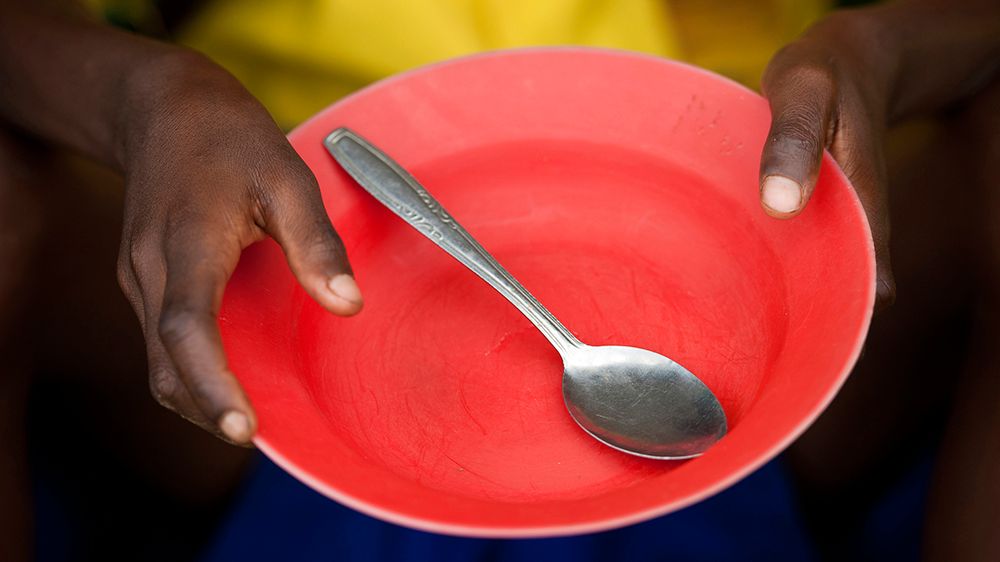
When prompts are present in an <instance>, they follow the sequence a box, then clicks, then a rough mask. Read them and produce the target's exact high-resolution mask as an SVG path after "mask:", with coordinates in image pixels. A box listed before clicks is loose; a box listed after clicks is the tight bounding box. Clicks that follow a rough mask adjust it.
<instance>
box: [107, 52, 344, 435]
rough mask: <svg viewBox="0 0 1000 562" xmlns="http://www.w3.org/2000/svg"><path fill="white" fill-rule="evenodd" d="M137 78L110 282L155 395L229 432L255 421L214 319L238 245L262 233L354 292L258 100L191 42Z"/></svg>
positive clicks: (330, 298)
mask: <svg viewBox="0 0 1000 562" xmlns="http://www.w3.org/2000/svg"><path fill="white" fill-rule="evenodd" d="M144 74H145V75H144V76H143V77H142V78H141V80H139V82H141V83H142V87H141V88H142V92H141V93H140V95H138V96H135V97H134V99H136V100H138V101H137V102H136V104H135V105H134V106H133V107H131V108H130V109H129V112H130V114H131V115H139V116H141V117H140V118H138V119H135V120H134V122H133V123H131V124H130V125H129V126H128V130H127V131H126V132H125V133H124V134H123V138H124V139H125V145H126V147H125V149H124V154H125V158H123V161H124V162H125V164H124V168H125V170H124V171H125V178H126V196H125V217H124V228H123V232H122V240H121V249H120V252H119V259H118V277H119V283H120V285H121V288H122V290H123V291H124V293H125V295H126V296H127V297H128V300H129V302H130V303H131V304H132V307H133V309H134V310H135V312H136V314H137V315H138V317H139V321H140V323H141V325H142V329H143V332H144V335H145V340H146V346H147V354H148V359H149V376H150V381H149V382H150V389H151V391H152V394H153V396H154V397H155V398H156V400H157V401H158V402H160V404H162V405H164V406H166V407H167V408H170V409H171V410H174V411H176V412H177V413H178V414H180V415H181V416H183V417H184V418H186V419H188V420H190V421H192V422H194V423H196V424H198V425H200V426H202V427H204V428H205V429H208V430H209V431H212V432H213V433H215V434H217V435H219V436H220V437H223V438H224V439H226V440H228V441H231V442H233V443H237V444H247V443H249V440H250V438H251V437H252V436H253V434H254V431H255V428H256V418H255V416H254V412H253V409H252V407H251V405H250V403H249V401H248V400H247V397H246V395H245V394H244V393H243V391H242V389H241V387H240V385H239V382H238V381H237V380H236V378H235V377H234V376H233V373H232V372H230V371H229V370H228V369H227V367H226V358H225V356H224V354H223V349H222V343H221V338H220V334H219V329H218V325H217V321H216V317H217V315H218V312H219V306H220V302H221V299H222V294H223V290H224V288H225V285H226V281H227V280H228V278H229V276H230V275H231V274H232V272H233V270H234V269H235V267H236V263H237V261H238V259H239V256H240V252H241V250H242V249H243V248H245V247H246V246H248V245H250V244H252V243H253V242H255V241H257V240H260V239H262V238H263V237H265V236H271V237H273V238H274V239H275V240H276V241H277V242H278V244H280V246H281V248H282V249H283V250H284V252H285V255H286V256H287V259H288V264H289V266H290V267H291V269H292V272H293V273H294V274H295V276H296V278H297V279H298V281H299V283H300V284H301V285H302V287H303V288H304V289H305V290H306V292H307V293H308V294H309V295H310V296H311V297H312V298H313V299H315V300H316V301H317V302H318V303H319V304H320V305H322V306H323V307H324V308H326V309H327V310H329V311H330V312H332V313H334V314H338V315H342V316H348V315H352V314H355V313H357V312H358V311H359V310H360V309H361V306H362V299H361V293H360V291H359V290H358V286H357V284H356V283H355V282H354V279H353V277H352V275H351V270H350V266H349V264H348V262H347V256H346V253H345V251H344V247H343V244H342V243H341V241H340V239H339V238H338V236H337V234H336V233H335V232H334V230H333V227H332V226H331V224H330V221H329V218H328V217H327V214H326V211H325V210H324V208H323V202H322V200H321V198H320V192H319V188H318V186H317V183H316V180H315V178H314V177H313V175H312V173H311V172H310V171H309V169H308V168H307V167H306V165H305V163H303V162H302V160H301V159H299V157H298V155H296V153H295V151H294V150H293V149H292V147H291V146H290V145H289V143H288V142H287V140H286V139H285V137H284V135H283V134H282V133H281V131H280V130H279V129H278V127H277V126H276V125H275V123H274V122H273V121H272V120H271V118H270V116H269V115H268V114H267V112H266V111H265V110H264V108H263V107H262V106H261V105H260V104H259V103H258V102H257V101H256V100H255V99H254V98H253V97H252V96H251V95H250V94H249V93H248V92H246V90H244V89H243V87H242V86H241V85H240V84H239V83H238V82H237V81H236V80H235V79H234V78H232V77H231V76H230V75H229V74H227V73H226V72H224V71H223V70H221V69H220V68H219V67H217V66H215V65H214V64H212V63H210V62H209V61H207V60H206V59H204V58H202V57H200V56H198V55H194V54H192V53H183V54H180V55H176V56H170V57H166V62H160V63H158V64H156V65H154V66H153V68H152V69H151V70H149V71H148V72H145V73H144Z"/></svg>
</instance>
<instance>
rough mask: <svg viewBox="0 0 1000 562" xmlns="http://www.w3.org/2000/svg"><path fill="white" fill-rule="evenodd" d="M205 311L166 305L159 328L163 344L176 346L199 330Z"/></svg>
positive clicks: (171, 346) (169, 346)
mask: <svg viewBox="0 0 1000 562" xmlns="http://www.w3.org/2000/svg"><path fill="white" fill-rule="evenodd" d="M204 315H205V313H203V312H200V311H196V310H192V309H190V308H185V307H179V306H169V307H164V309H163V312H162V313H161V314H160V321H159V324H158V325H157V330H158V333H159V335H160V340H162V341H163V345H165V346H167V347H168V348H176V347H177V346H179V345H182V344H183V343H184V342H185V341H188V340H189V339H190V338H191V337H192V336H193V335H195V334H196V333H197V332H198V329H199V326H200V323H201V322H202V321H203V319H204Z"/></svg>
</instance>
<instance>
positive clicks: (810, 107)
mask: <svg viewBox="0 0 1000 562" xmlns="http://www.w3.org/2000/svg"><path fill="white" fill-rule="evenodd" d="M763 84H764V91H765V95H767V98H768V101H769V102H770V105H771V129H770V131H769V132H768V136H767V142H766V144H765V145H764V151H763V154H762V155H761V162H760V202H761V206H762V207H763V208H764V210H765V211H766V212H767V213H768V214H769V215H771V216H773V217H777V218H788V217H793V216H795V215H797V214H798V213H799V212H801V211H802V209H803V208H805V205H806V203H807V202H808V201H809V197H810V196H811V195H812V192H813V188H814V187H815V186H816V178H817V177H818V176H819V169H820V164H821V162H822V158H823V149H824V148H826V146H827V145H828V144H829V142H830V138H829V136H830V135H829V130H830V128H831V123H832V121H833V115H832V113H833V109H834V100H835V86H834V81H833V78H832V75H831V74H830V73H829V72H827V71H825V70H824V69H822V68H817V67H812V66H796V67H788V66H784V65H782V66H779V67H778V68H774V67H772V68H769V69H768V72H767V73H766V74H765V77H764V82H763Z"/></svg>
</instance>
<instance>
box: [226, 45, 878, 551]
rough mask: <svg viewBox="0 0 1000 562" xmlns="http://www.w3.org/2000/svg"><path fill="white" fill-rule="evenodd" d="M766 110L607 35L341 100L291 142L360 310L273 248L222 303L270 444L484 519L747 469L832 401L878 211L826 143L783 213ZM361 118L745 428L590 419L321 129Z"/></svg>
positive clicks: (378, 509) (530, 269) (232, 353)
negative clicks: (820, 161)
mask: <svg viewBox="0 0 1000 562" xmlns="http://www.w3.org/2000/svg"><path fill="white" fill-rule="evenodd" d="M768 119H769V115H768V111H767V105H766V103H765V102H764V101H763V100H762V99H761V98H760V97H759V96H757V95H756V94H754V93H752V92H750V91H748V90H746V89H744V88H742V87H741V86H738V85H736V84H734V83H732V82H729V81H727V80H725V79H722V78H720V77H717V76H715V75H712V74H710V73H707V72H704V71H701V70H697V69H694V68H691V67H688V66H685V65H680V64H677V63H672V62H668V61H663V60H658V59H654V58H650V57H645V56H640V55H635V54H630V53H623V52H612V51H600V50H587V49H542V50H522V51H510V52H500V53H493V54H488V55H480V56H476V57H470V58H465V59H459V60H455V61H451V62H447V63H443V64H439V65H434V66H431V67H427V68H423V69H419V70H416V71H413V72H410V73H407V74H404V75H401V76H398V77H395V78H392V79H389V80H386V81H383V82H380V83H378V84H376V85H374V86H372V87H370V88H367V89H365V90H363V91H361V92H359V93H358V94H356V95H354V96H351V97H349V98H347V99H345V100H342V101H341V102H338V103H337V104H335V105H333V106H332V107H330V108H329V109H327V110H326V111H324V112H322V113H320V114H319V115H317V116H316V117H314V118H313V119H311V120H310V121H308V122H307V123H305V124H304V125H302V126H301V127H300V128H298V129H297V130H296V131H294V132H293V133H292V134H291V135H290V139H291V141H292V144H293V145H294V146H295V148H296V149H297V150H298V151H299V153H300V155H301V156H302V157H303V159H304V160H305V161H306V163H308V164H309V166H310V168H312V170H313V172H314V173H315V174H316V176H317V178H318V180H319V183H320V186H321V189H322V190H323V197H324V202H325V204H326V207H327V210H328V211H329V213H330V215H331V218H332V219H333V223H334V225H335V226H336V228H337V229H338V231H339V233H340V235H341V236H342V238H343V239H344V242H345V244H346V246H347V250H348V253H349V256H350V258H351V261H352V264H353V267H354V269H355V272H356V274H357V278H358V281H359V283H360V285H361V286H362V289H363V290H364V293H365V299H366V308H365V310H364V311H363V312H362V314H360V315H358V316H357V317H355V318H350V319H344V318H337V317H334V316H331V315H329V314H327V313H325V312H324V311H323V310H322V309H321V308H319V306H318V305H316V304H315V303H313V302H311V301H310V300H309V299H308V297H307V296H306V294H305V293H304V292H303V291H302V290H301V289H300V288H299V287H298V286H297V285H296V283H295V280H294V278H293V277H292V275H291V273H290V272H289V271H288V270H287V266H286V265H285V262H284V258H283V256H282V254H281V252H280V250H279V249H278V248H277V246H276V245H274V244H272V243H270V242H266V243H261V244H258V245H255V246H253V247H251V248H249V249H248V250H247V251H246V252H245V253H244V256H243V259H242V260H241V262H240V266H239V268H238V269H237V271H236V273H235V274H234V276H233V279H232V281H231V282H230V284H229V287H228V288H227V292H226V296H225V300H224V304H223V310H222V314H221V320H220V322H221V327H222V332H223V339H224V343H225V347H226V350H227V353H228V356H229V358H230V363H231V367H232V369H233V371H234V372H235V373H236V374H237V376H238V377H239V379H240V381H241V382H242V384H243V385H244V387H245V389H246V391H247V393H248V395H249V397H250V399H251V400H252V402H253V404H254V406H255V408H256V410H257V414H258V417H259V423H260V429H259V432H258V435H257V438H256V443H257V445H258V446H259V447H260V448H261V449H262V450H263V451H264V452H265V453H267V454H268V455H269V456H271V458H273V459H274V460H275V461H276V462H277V463H278V464H280V465H281V466H283V467H284V468H285V469H287V470H288V471H290V472H291V473H292V474H294V475H296V476H297V477H298V478H300V479H301V480H302V481H304V482H305V483H307V484H308V485H310V486H312V487H314V488H315V489H317V490H319V491H320V492H322V493H324V494H326V495H328V496H330V497H332V498H334V499H336V500H338V501H340V502H342V503H345V504H347V505H349V506H351V507H354V508H356V509H359V510H361V511H363V512H365V513H368V514H371V515H374V516H376V517H380V518H383V519H386V520H389V521H393V522H396V523H400V524H404V525H408V526H412V527H416V528H420V529H425V530H431V531H439V532H447V533H453V534H463V535H474V536H540V535H556V534H570V533H578V532H587V531H596V530H601V529H608V528H612V527H617V526H621V525H625V524H628V523H632V522H637V521H641V520H644V519H648V518H651V517H654V516H656V515H660V514H664V513H667V512H670V511H672V510H676V509H679V508H680V507H683V506H685V505H688V504H690V503H692V502H695V501H698V500H699V499H702V498H704V497H706V496H708V495H711V494H712V493H715V492H717V491H719V490H721V489H723V488H725V487H726V486H728V485H730V484H732V483H734V482H735V481H737V480H738V479H740V478H741V477H743V476H745V475H746V474H748V473H749V472H751V471H752V470H754V469H755V468H757V467H758V466H760V465H761V464H763V463H764V462H765V461H767V460H768V459H770V458H772V457H773V456H774V455H776V454H777V453H778V452H779V451H780V450H781V449H782V448H784V447H785V446H787V445H788V444H789V443H790V442H791V440H793V439H794V438H795V437H796V436H797V435H799V434H800V433H801V432H802V431H803V430H804V429H805V428H806V426H807V425H808V424H809V423H810V422H811V421H812V420H813V419H815V417H816V416H817V415H818V414H819V413H820V412H821V411H822V409H823V408H824V407H825V406H826V404H827V403H828V402H829V401H830V400H831V399H832V397H833V395H834V393H835V392H836V390H837V389H838V388H839V387H840V385H841V384H842V382H843V380H844V379H845V378H846V376H847V374H848V372H849V370H850V368H851V367H852V365H853V363H854V361H855V360H856V358H857V355H858V353H859V351H860V347H861V343H862V342H863V339H864V336H865V333H866V331H867V327H868V323H869V321H870V315H871V308H872V304H873V301H874V254H873V251H872V244H871V237H870V234H869V230H868V226H867V223H866V221H865V218H864V214H863V211H862V209H861V206H860V203H859V202H858V200H857V198H856V197H855V196H854V194H853V191H852V190H851V188H850V185H849V184H848V182H847V180H846V179H845V178H844V176H843V175H842V174H841V172H840V171H839V170H838V169H837V167H836V165H835V164H834V163H833V162H832V161H831V160H830V159H829V157H827V159H826V161H825V162H824V165H823V170H822V173H821V176H820V179H819V182H818V185H817V189H816V192H815V193H814V195H813V197H812V199H811V201H810V203H809V206H808V207H807V209H806V210H805V211H804V212H803V213H802V215H801V216H800V217H798V218H796V219H795V220H790V221H779V220H775V219H772V218H770V217H767V216H766V215H765V214H764V213H763V212H762V211H761V209H760V204H759V202H758V194H757V189H756V186H757V170H758V165H759V155H760V150H761V147H762V145H763V142H764V140H765V137H766V135H767V127H768V124H769V123H768ZM340 126H347V127H351V128H353V129H355V130H357V131H359V132H360V133H362V134H364V135H365V136H366V137H368V138H369V139H371V140H373V141H375V142H378V143H379V144H380V145H381V146H382V147H383V148H385V149H386V150H387V151H388V152H391V153H392V154H393V156H394V158H396V159H397V160H398V161H399V162H400V163H401V164H402V165H404V166H405V167H406V168H407V169H409V170H410V171H411V172H412V173H413V175H414V176H415V177H416V178H417V179H418V180H420V182H421V183H423V184H424V185H425V186H427V187H428V189H430V190H432V191H433V193H434V195H435V197H436V198H437V199H438V200H440V201H441V203H442V204H443V205H444V206H445V207H446V208H448V209H449V211H451V213H452V214H453V215H454V216H455V217H456V218H457V219H459V220H460V221H461V222H462V224H463V225H465V226H466V228H467V229H468V230H469V231H470V232H471V233H472V234H473V235H474V236H475V237H476V238H477V239H479V240H480V242H481V243H482V244H483V245H484V246H485V247H486V248H487V249H488V250H489V251H490V252H491V253H493V255H494V256H496V258H497V259H498V260H499V261H501V262H502V263H504V264H505V265H506V266H507V267H508V268H509V270H510V271H511V273H512V274H514V275H515V276H516V277H517V278H518V279H519V280H521V281H522V283H523V284H524V285H525V286H526V287H527V288H528V289H529V290H530V291H531V292H532V293H533V294H534V295H535V296H536V297H538V299H539V300H540V301H542V302H544V303H546V306H547V307H548V308H549V309H550V310H551V311H552V313H553V314H555V315H556V316H557V317H559V318H560V319H562V320H563V321H564V324H565V325H566V326H567V327H568V328H569V329H570V330H571V331H573V332H574V333H575V335H577V336H578V337H580V338H581V339H583V340H585V341H588V342H592V343H594V344H600V345H613V344H618V343H621V342H628V343H630V344H634V345H638V346H641V347H643V348H646V349H650V350H654V351H657V352H660V353H664V354H666V355H668V356H670V357H672V358H674V359H676V360H677V361H678V362H680V363H681V364H684V365H685V366H687V367H688V368H689V369H690V370H691V371H692V372H695V373H697V374H698V376H699V378H701V379H702V380H703V381H704V382H705V383H706V384H707V385H708V386H709V388H710V389H711V390H712V391H713V392H714V393H715V394H716V396H717V397H718V398H719V400H720V401H721V403H722V406H723V408H724V410H725V412H726V417H727V419H728V421H729V434H728V435H727V436H726V437H725V438H724V439H723V440H722V441H720V442H719V443H717V444H716V445H715V446H714V447H713V448H712V449H710V450H709V451H708V452H707V453H706V454H704V455H703V456H702V457H699V458H697V459H694V460H690V461H678V462H673V461H656V460H648V459H642V458H638V457H633V456H630V455H626V454H624V453H621V452H618V451H615V450H613V449H610V448H608V447H605V446H604V445H602V444H600V443H598V442H596V441H594V440H593V439H591V438H590V437H589V436H587V435H586V434H585V433H583V432H582V431H580V429H579V427H577V426H576V424H575V423H574V422H573V420H572V419H571V418H570V416H569V415H567V413H566V410H565V407H564V405H563V403H562V394H561V389H560V384H561V377H560V374H561V361H560V358H559V356H558V354H557V353H556V352H555V350H554V349H553V348H552V347H551V346H550V345H549V344H548V343H547V342H546V341H545V339H544V337H543V336H542V335H541V334H540V333H539V332H538V331H536V330H535V329H534V328H533V327H532V326H531V325H530V324H529V323H528V321H527V320H526V319H524V317H522V316H521V315H520V314H519V313H518V312H517V311H516V309H514V308H513V307H512V306H510V305H509V304H508V303H506V302H505V301H503V300H502V299H499V298H498V297H497V295H496V294H495V293H494V292H493V290H492V289H491V288H489V287H488V286H486V285H485V284H483V283H482V282H481V281H480V280H479V279H478V278H477V277H476V276H475V275H474V274H473V273H471V272H470V271H468V270H467V269H465V268H464V267H463V266H461V265H460V264H458V263H457V262H455V261H454V260H452V259H451V258H450V257H448V256H447V255H445V254H444V253H443V252H441V251H440V250H439V249H438V248H436V247H435V246H434V245H433V244H432V243H430V242H429V241H427V240H426V239H424V238H423V237H422V236H421V235H420V234H419V233H417V232H416V231H414V230H412V229H411V228H410V227H409V226H408V225H406V224H405V223H403V222H402V221H399V220H398V218H397V217H395V216H394V215H393V214H392V213H391V212H390V211H388V210H387V209H385V208H384V207H382V206H381V205H379V204H378V203H377V202H375V201H374V200H372V199H371V198H370V196H369V195H368V194H367V193H365V192H364V191H363V190H361V189H360V188H359V187H357V186H356V185H355V184H354V183H353V182H352V180H351V179H350V178H349V177H348V176H347V175H346V173H344V172H343V171H342V170H341V169H340V168H339V166H337V164H336V163H335V162H334V161H333V159H332V158H331V157H330V155H329V154H328V153H327V152H326V151H325V149H324V147H323V144H322V141H323V139H324V137H325V136H326V135H327V134H328V133H329V132H330V131H331V130H333V129H336V128H337V127H340Z"/></svg>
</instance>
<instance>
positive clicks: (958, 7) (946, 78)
mask: <svg viewBox="0 0 1000 562" xmlns="http://www.w3.org/2000/svg"><path fill="white" fill-rule="evenodd" d="M998 7H1000V5H998V4H996V3H995V2H989V1H982V0H966V1H964V2H956V3H941V2H935V1H933V0H929V1H928V0H910V1H901V2H894V3H890V4H885V5H878V6H874V7H871V8H866V9H861V10H853V11H845V12H838V13H834V14H832V15H831V16H829V17H827V18H825V19H823V20H821V21H820V22H819V23H817V24H816V25H815V26H813V27H812V28H811V29H810V30H809V31H807V32H806V33H805V34H804V35H803V36H802V37H801V38H800V39H798V40H797V41H795V42H793V43H791V44H790V45H788V46H786V47H785V48H784V49H782V50H781V51H779V52H778V53H777V54H776V55H775V56H774V58H773V59H772V60H771V62H770V64H769V65H768V68H767V70H766V71H765V73H764V76H763V80H762V89H763V92H764V95H765V96H766V97H767V99H768V101H769V102H770V105H771V113H772V123H771V130H770V133H769V134H768V138H767V142H766V144H765V146H764V151H763V155H762V157H761V165H760V198H761V204H762V206H763V208H764V210H765V211H766V212H767V213H768V214H770V215H771V216H774V217H777V218H790V217H794V216H796V215H797V214H798V213H799V212H801V211H802V209H803V208H804V207H805V205H806V204H807V202H808V200H809V197H810V195H811V194H812V192H813V189H814V187H815V184H816V179H817V176H818V174H819V168H820V163H821V159H822V155H823V150H824V149H828V150H829V151H830V153H831V155H832V156H833V158H834V159H835V160H836V161H837V163H838V164H840V167H841V168H842V169H843V171H844V172H845V173H846V174H847V177H848V178H849V179H850V180H851V183H852V184H853V186H854V188H855V190H856V191H857V194H858V197H859V198H860V200H861V203H862V205H863V206H864V209H865V212H866V214H867V216H868V222H869V224H870V226H871V230H872V237H873V239H874V243H875V259H876V275H877V285H876V295H877V299H876V307H877V308H881V307H884V306H886V305H888V304H890V303H891V302H892V301H893V300H894V298H895V290H896V286H895V281H894V280H893V274H892V266H891V263H890V258H889V209H888V193H887V189H886V184H887V177H886V163H885V158H884V147H883V145H884V139H885V134H886V129H887V127H888V126H889V124H891V123H892V122H894V121H898V120H901V119H904V118H906V117H909V116H911V115H913V114H916V113H921V112H931V111H935V110H937V109H940V108H943V107H945V106H947V105H949V104H952V103H955V102H957V101H960V100H961V99H962V98H964V97H968V96H970V95H971V94H972V93H973V92H975V90H976V89H977V88H978V87H980V86H981V85H983V84H984V83H986V82H988V81H989V79H990V77H991V76H992V74H993V73H994V72H995V69H996V64H995V61H996V60H997V56H998V55H1000V52H998V44H1000V41H998V40H997V38H998V37H1000V29H998V22H1000V17H998V16H1000V14H998V11H1000V10H998Z"/></svg>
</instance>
